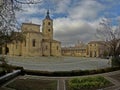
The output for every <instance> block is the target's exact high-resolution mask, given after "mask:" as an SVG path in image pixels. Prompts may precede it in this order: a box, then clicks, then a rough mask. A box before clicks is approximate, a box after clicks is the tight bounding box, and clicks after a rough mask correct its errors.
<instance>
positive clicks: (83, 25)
mask: <svg viewBox="0 0 120 90" xmlns="http://www.w3.org/2000/svg"><path fill="white" fill-rule="evenodd" d="M50 1H51V3H52V5H53V6H45V7H43V5H44V4H46V2H47V3H48V1H47V0H46V1H44V0H43V2H42V3H41V4H40V5H33V6H31V7H28V6H24V8H25V12H23V13H21V14H20V13H19V14H18V17H20V18H19V21H20V22H27V21H28V22H32V23H36V24H42V20H41V18H39V17H38V15H43V17H44V15H45V13H46V8H47V7H50V8H51V7H52V8H53V9H52V10H50V11H52V15H53V16H54V15H55V14H59V15H60V14H65V15H67V17H62V16H61V17H57V16H56V17H57V18H55V19H53V21H54V37H55V38H56V39H58V40H60V41H61V42H62V43H63V45H65V44H74V43H75V42H77V40H81V41H83V42H88V41H90V40H96V37H95V33H96V28H97V25H98V23H99V21H100V19H101V18H102V17H99V12H101V11H102V10H103V9H105V6H104V5H102V4H101V3H99V2H98V1H97V0H74V1H76V2H73V0H50ZM46 5H48V4H46ZM31 15H37V17H31ZM50 16H51V15H50ZM98 17H99V18H98ZM43 19H44V18H43Z"/></svg>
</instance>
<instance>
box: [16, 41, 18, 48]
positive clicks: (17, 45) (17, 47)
mask: <svg viewBox="0 0 120 90" xmlns="http://www.w3.org/2000/svg"><path fill="white" fill-rule="evenodd" d="M17 48H18V42H17V41H16V49H17Z"/></svg>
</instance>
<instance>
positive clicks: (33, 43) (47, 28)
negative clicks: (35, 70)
mask: <svg viewBox="0 0 120 90" xmlns="http://www.w3.org/2000/svg"><path fill="white" fill-rule="evenodd" d="M42 23H43V24H42V32H40V25H37V24H33V23H23V24H22V26H21V32H22V33H23V34H24V36H25V40H24V41H23V42H14V43H10V44H8V45H7V47H8V49H9V52H8V55H10V56H61V42H59V41H57V40H54V39H53V20H52V19H51V18H50V16H49V10H48V11H47V15H46V17H45V19H44V20H43V22H42Z"/></svg>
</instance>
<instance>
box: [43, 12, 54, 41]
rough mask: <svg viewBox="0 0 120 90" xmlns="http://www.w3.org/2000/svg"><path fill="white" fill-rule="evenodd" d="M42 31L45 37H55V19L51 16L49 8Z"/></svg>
mask: <svg viewBox="0 0 120 90" xmlns="http://www.w3.org/2000/svg"><path fill="white" fill-rule="evenodd" d="M42 32H43V36H44V39H50V40H52V39H53V20H52V19H51V18H50V16H49V10H47V13H46V17H45V19H44V20H43V24H42Z"/></svg>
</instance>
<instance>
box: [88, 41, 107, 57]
mask: <svg viewBox="0 0 120 90" xmlns="http://www.w3.org/2000/svg"><path fill="white" fill-rule="evenodd" d="M106 49H107V48H106V47H105V45H104V44H103V41H91V42H89V43H88V46H87V52H86V53H87V56H88V57H103V56H104V52H105V51H107V50H106Z"/></svg>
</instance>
